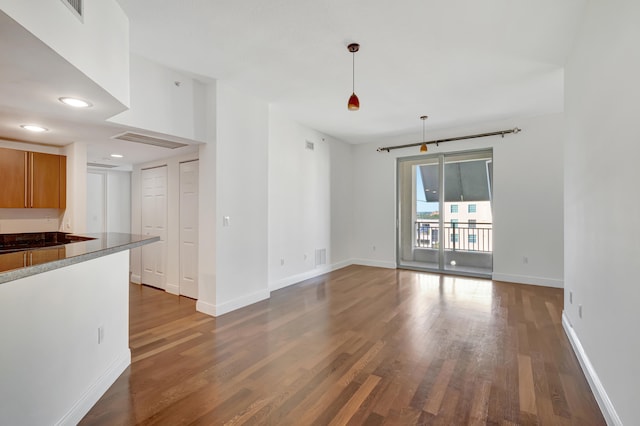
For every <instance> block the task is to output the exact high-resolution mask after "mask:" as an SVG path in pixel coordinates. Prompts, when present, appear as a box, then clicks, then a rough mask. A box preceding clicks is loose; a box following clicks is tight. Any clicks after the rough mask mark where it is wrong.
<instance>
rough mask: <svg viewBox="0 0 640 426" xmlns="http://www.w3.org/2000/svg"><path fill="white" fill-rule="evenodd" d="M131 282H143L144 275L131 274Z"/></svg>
mask: <svg viewBox="0 0 640 426" xmlns="http://www.w3.org/2000/svg"><path fill="white" fill-rule="evenodd" d="M130 280H131V282H132V283H134V284H142V277H141V276H140V275H137V274H131V278H130Z"/></svg>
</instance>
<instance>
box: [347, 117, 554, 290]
mask: <svg viewBox="0 0 640 426" xmlns="http://www.w3.org/2000/svg"><path fill="white" fill-rule="evenodd" d="M562 120H563V118H562V115H561V114H552V115H547V116H541V117H534V118H528V119H523V118H520V119H517V120H509V121H504V122H496V123H485V124H483V125H482V126H477V127H469V128H457V129H450V130H448V131H446V132H444V131H442V132H431V133H429V134H428V135H427V139H429V140H432V139H437V138H444V137H451V136H462V135H466V134H473V133H482V132H488V131H495V130H502V129H510V128H513V127H516V126H517V127H520V128H521V129H522V132H521V133H519V134H517V135H508V136H505V138H504V139H502V138H501V137H499V136H495V137H490V138H482V139H471V140H466V141H458V142H450V143H446V144H441V145H440V146H439V147H435V146H434V145H430V146H429V154H433V153H441V152H455V151H465V150H473V149H482V148H493V156H494V186H493V191H494V205H493V214H494V228H493V229H494V230H493V236H494V252H493V259H494V274H493V276H494V278H495V279H499V280H505V281H511V282H518V283H527V284H539V285H547V286H557V287H561V286H562V279H563V266H562V265H563V260H562V256H563V235H562V220H563V214H562V212H563V203H562V185H561V182H562V151H561V150H560V149H559V147H560V146H561V143H562V129H563V127H562ZM419 139H420V136H419V135H418V136H417V137H416V136H415V135H413V136H412V135H409V136H407V138H406V140H405V143H407V142H414V141H418V140H419ZM393 144H394V143H391V144H390V145H393ZM377 147H378V146H377V145H372V144H366V145H358V146H355V147H354V149H353V155H354V161H353V163H354V167H353V175H354V188H353V194H354V196H353V199H354V208H353V212H354V213H353V214H354V218H353V221H354V244H353V247H354V248H353V257H354V261H355V262H356V263H360V264H365V265H375V266H382V267H395V264H396V243H395V217H396V195H395V194H396V164H395V162H396V158H397V157H401V156H415V155H418V154H419V152H418V148H417V147H416V148H407V149H402V150H395V151H391V152H390V153H386V152H376V148H377ZM524 256H526V257H528V263H527V264H524V263H523V261H522V258H523V257H524Z"/></svg>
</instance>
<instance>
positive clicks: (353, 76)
mask: <svg viewBox="0 0 640 426" xmlns="http://www.w3.org/2000/svg"><path fill="white" fill-rule="evenodd" d="M351 60H352V62H351V92H352V93H356V53H355V52H351Z"/></svg>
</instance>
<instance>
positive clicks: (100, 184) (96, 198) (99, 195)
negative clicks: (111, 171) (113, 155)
mask: <svg viewBox="0 0 640 426" xmlns="http://www.w3.org/2000/svg"><path fill="white" fill-rule="evenodd" d="M105 177H106V175H105V173H104V172H94V171H88V172H87V232H88V233H91V234H93V233H101V232H107V231H106V226H105V225H106V219H105V211H106V205H105V204H106V203H105V199H106V194H105V187H106V181H105Z"/></svg>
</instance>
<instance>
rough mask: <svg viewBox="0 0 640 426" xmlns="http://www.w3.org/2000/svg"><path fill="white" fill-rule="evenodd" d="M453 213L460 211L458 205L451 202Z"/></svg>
mask: <svg viewBox="0 0 640 426" xmlns="http://www.w3.org/2000/svg"><path fill="white" fill-rule="evenodd" d="M451 213H458V205H457V204H451Z"/></svg>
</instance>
